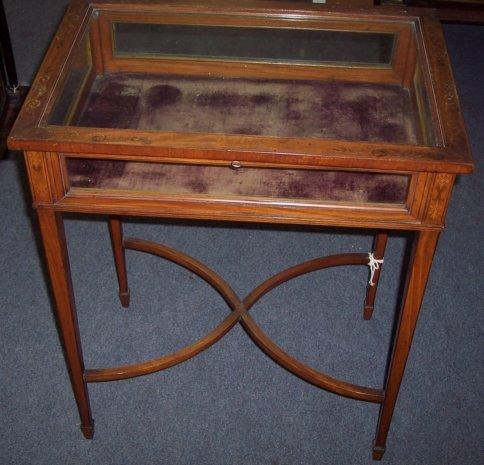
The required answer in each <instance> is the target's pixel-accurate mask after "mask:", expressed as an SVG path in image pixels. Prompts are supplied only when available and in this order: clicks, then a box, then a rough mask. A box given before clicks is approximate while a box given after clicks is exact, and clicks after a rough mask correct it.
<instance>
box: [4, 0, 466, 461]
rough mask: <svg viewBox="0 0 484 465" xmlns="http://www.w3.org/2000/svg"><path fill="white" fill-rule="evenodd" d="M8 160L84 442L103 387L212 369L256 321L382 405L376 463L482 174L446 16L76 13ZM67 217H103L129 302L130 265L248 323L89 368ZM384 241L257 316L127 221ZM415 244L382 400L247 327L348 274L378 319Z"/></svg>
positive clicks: (295, 11)
mask: <svg viewBox="0 0 484 465" xmlns="http://www.w3.org/2000/svg"><path fill="white" fill-rule="evenodd" d="M9 143H10V146H11V147H12V148H15V149H21V150H24V152H25V159H26V164H27V170H28V173H29V179H30V185H31V189H32V195H33V201H34V206H35V207H36V208H37V210H38V215H39V222H40V225H41V230H42V237H43V246H44V248H45V251H46V256H47V263H48V267H49V272H50V279H51V283H52V287H53V290H54V295H55V300H56V311H57V314H58V316H59V320H60V329H61V334H62V336H63V338H64V344H65V348H66V354H67V361H68V365H69V368H70V374H71V379H72V384H73V388H74V392H75V395H76V400H77V403H78V407H79V413H80V416H81V429H82V431H83V432H84V435H85V436H86V437H92V435H93V422H92V417H91V412H90V407H89V399H88V396H87V384H88V383H90V382H99V381H110V380H117V379H124V378H130V377H133V376H140V375H143V374H148V373H152V372H155V371H158V370H161V369H165V368H168V367H170V366H173V365H175V364H177V363H180V362H182V361H184V360H187V359H188V358H190V357H192V356H194V355H196V354H198V353H199V352H201V351H202V350H204V349H206V348H207V347H209V346H210V345H212V344H214V343H215V342H216V341H218V340H219V339H220V338H221V337H222V336H223V335H224V334H225V333H227V332H228V331H229V330H230V329H231V328H232V327H233V326H234V325H235V324H237V323H241V324H242V325H243V326H244V328H245V329H246V331H247V332H248V333H249V335H250V336H251V337H252V339H254V341H255V342H256V343H257V344H258V345H259V346H260V347H261V348H262V350H264V351H265V352H266V353H267V354H268V355H269V356H270V357H272V358H273V359H274V360H276V361H277V362H278V363H279V364H281V365H282V366H283V367H285V368H286V369H288V370H289V371H291V372H292V373H294V374H296V375H297V376H299V377H301V378H303V379H304V380H306V381H308V382H310V383H312V384H314V385H316V386H319V387H321V388H324V389H327V390H330V391H332V392H335V393H338V394H341V395H344V396H347V397H350V398H354V399H358V400H365V401H368V402H375V403H379V404H380V405H381V409H380V419H379V423H378V427H377V434H376V437H375V443H374V447H373V456H374V458H375V459H380V458H381V457H382V455H383V453H384V450H385V442H386V438H387V434H388V430H389V427H390V422H391V417H392V414H393V408H394V405H395V402H396V398H397V395H398V389H399V386H400V382H401V380H402V376H403V372H404V368H405V363H406V360H407V356H408V352H409V350H410V344H411V340H412V336H413V331H414V329H415V324H416V321H417V317H418V313H419V309H420V305H421V302H422V298H423V294H424V290H425V286H426V281H427V277H428V274H429V272H430V267H431V262H432V257H433V253H434V251H435V247H436V244H437V239H438V236H439V232H440V230H441V229H442V227H443V224H444V220H445V214H446V210H447V205H448V202H449V200H450V197H451V192H452V186H453V184H454V181H455V177H456V175H457V174H459V173H468V172H470V171H472V169H473V162H472V157H471V154H470V151H469V146H468V142H467V136H466V132H465V127H464V123H463V120H462V115H461V111H460V106H459V101H458V98H457V94H456V90H455V86H454V82H453V77H452V72H451V68H450V65H449V61H448V56H447V51H446V47H445V41H444V37H443V34H442V30H441V26H440V23H439V21H438V19H437V18H434V17H433V16H431V15H430V14H429V13H428V12H423V13H422V12H421V11H417V10H412V9H406V10H402V9H401V8H398V7H396V8H392V7H388V8H387V7H386V8H381V7H376V8H363V9H360V8H356V9H354V10H351V9H347V8H343V7H332V8H328V7H325V6H324V5H311V4H305V3H296V4H289V3H287V4H286V3H283V2H239V3H231V2H223V3H222V2H216V1H212V2H209V1H208V2H206V3H203V4H200V3H198V2H189V1H182V2H176V3H171V2H169V1H166V2H165V1H157V2H143V1H137V0H131V1H129V2H125V1H119V2H114V1H98V2H92V3H89V2H83V1H74V2H72V3H71V6H70V8H69V10H68V11H67V13H66V16H65V17H64V20H63V22H62V24H61V26H60V28H59V30H58V32H57V34H56V36H55V37H54V39H53V41H52V44H51V47H50V49H49V51H48V53H47V55H46V58H45V60H44V62H43V64H42V66H41V68H40V70H39V73H38V75H37V77H36V80H35V82H34V84H33V86H32V89H31V92H30V94H29V96H28V98H27V100H26V103H25V105H24V107H23V109H22V112H21V115H20V118H19V120H18V121H17V123H16V126H15V128H14V130H13V132H12V135H11V137H10V140H9ZM63 212H74V213H75V212H82V213H91V214H94V213H95V214H99V213H102V214H105V215H108V217H109V224H110V232H111V238H112V243H113V249H114V256H115V265H116V270H117V274H118V280H119V288H120V298H121V302H122V304H123V305H125V306H127V305H129V290H128V286H127V273H126V263H125V260H124V250H125V249H128V248H129V249H134V250H138V251H143V252H148V253H152V254H154V255H159V256H162V257H164V258H166V259H168V260H171V261H173V262H175V263H177V264H179V265H181V266H184V267H186V268H188V269H190V270H191V271H192V272H194V273H195V274H197V275H199V276H200V277H201V278H202V279H204V280H205V281H207V282H208V283H209V284H211V285H212V286H213V287H214V288H215V289H216V290H217V291H218V292H219V293H220V294H221V295H222V296H223V297H224V299H225V301H226V302H227V303H228V304H229V307H230V308H231V310H232V313H231V314H230V316H229V317H227V319H225V320H224V321H223V322H222V323H221V324H220V325H219V326H217V328H216V329H214V330H213V331H212V332H211V333H210V334H209V335H207V336H206V337H204V338H202V339H201V340H199V341H198V342H196V343H195V344H193V345H191V346H189V347H187V348H185V349H183V350H181V351H178V352H176V353H173V354H169V355H165V356H163V357H161V358H158V359H155V360H151V361H148V362H141V363H139V364H135V365H123V366H120V367H113V368H96V369H85V368H84V365H83V359H82V353H81V350H80V336H79V332H78V328H77V322H76V319H75V306H74V299H73V296H72V285H71V282H70V273H69V265H68V262H67V247H66V243H65V236H64V232H63V228H62V213H63ZM123 215H130V216H152V217H163V218H187V219H190V220H194V219H196V220H225V221H238V222H259V223H262V222H263V223H272V224H274V223H283V224H296V225H301V226H303V225H312V226H318V225H319V226H338V227H349V228H369V229H372V230H374V231H375V246H374V249H373V251H371V252H370V253H369V254H356V253H350V254H340V255H337V256H331V257H326V258H320V259H315V260H312V261H310V262H306V263H304V264H301V265H297V266H295V267H293V268H291V269H289V270H286V271H284V272H281V273H279V274H278V275H276V276H275V277H273V278H270V279H269V280H267V281H266V282H265V283H263V284H261V285H260V286H258V287H257V288H256V289H255V290H254V291H252V292H251V293H250V294H249V295H248V296H247V297H246V298H245V299H240V298H239V297H238V296H236V295H235V293H234V292H233V291H232V289H231V288H230V286H229V285H228V284H227V283H226V282H225V281H224V280H223V279H222V278H221V277H220V276H218V275H217V274H216V273H215V272H213V271H212V270H210V269H208V268H207V267H206V266H205V265H203V264H201V263H200V262H197V261H196V260H194V259H192V258H190V257H187V256H186V255H184V254H182V253H181V252H177V251H173V250H172V249H169V248H167V247H165V246H161V245H156V244H153V243H149V242H147V241H141V240H133V239H131V240H125V241H123V237H122V229H121V219H120V218H121V217H122V216H123ZM393 230H407V231H412V232H413V233H414V243H413V255H412V258H411V260H410V265H409V270H408V274H407V280H406V283H407V284H406V287H405V292H404V298H403V300H402V304H401V310H400V315H399V318H398V321H399V324H398V327H397V328H396V331H395V336H394V340H393V342H392V349H391V353H392V356H391V358H390V361H389V365H388V366H389V368H388V372H387V374H386V377H385V384H384V386H383V387H382V388H381V389H376V388H370V387H365V386H358V385H355V384H351V383H349V382H347V381H343V380H337V379H335V378H333V377H331V376H329V375H327V374H325V373H322V372H318V371H316V370H314V369H312V368H311V367H308V366H307V365H305V364H303V363H302V362H300V361H298V360H296V359H294V358H293V357H292V356H290V355H289V354H287V353H285V352H284V351H282V349H280V348H279V347H278V346H277V345H276V344H275V343H274V342H273V341H271V340H270V339H269V338H268V337H267V336H266V335H265V334H264V333H263V332H262V330H261V328H259V327H258V326H257V325H256V324H255V322H254V320H253V319H252V318H251V317H250V315H249V313H248V312H249V310H250V308H251V306H252V305H253V304H254V303H255V302H256V301H257V300H258V299H259V298H261V297H262V296H263V295H264V294H265V293H266V292H269V291H270V290H271V289H273V288H274V287H276V286H278V285H280V284H282V283H283V282H285V281H287V280H289V279H292V278H294V277H297V276H300V275H302V274H304V273H308V272H311V271H315V270H318V269H323V268H327V267H331V266H342V265H362V266H368V267H369V269H370V273H371V274H370V281H369V283H368V287H367V295H366V299H365V305H364V318H365V319H370V318H371V315H372V312H373V306H374V299H375V292H376V286H377V283H378V278H379V274H380V268H381V266H380V265H381V264H382V263H383V255H384V251H385V245H386V241H387V237H388V234H389V232H391V231H393Z"/></svg>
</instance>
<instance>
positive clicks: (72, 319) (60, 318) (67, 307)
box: [37, 209, 94, 439]
mask: <svg viewBox="0 0 484 465" xmlns="http://www.w3.org/2000/svg"><path fill="white" fill-rule="evenodd" d="M37 215H38V218H39V224H40V231H41V235H42V244H43V247H44V251H45V257H46V261H47V268H48V271H49V277H50V284H51V287H52V293H53V297H54V301H55V305H54V309H55V313H56V316H57V322H58V325H59V331H60V336H61V339H62V342H63V346H64V352H65V358H66V363H67V367H68V370H69V375H70V379H71V384H72V389H73V391H74V396H75V398H76V402H77V408H78V410H79V416H80V417H81V431H82V432H83V434H84V436H85V437H86V438H87V439H90V438H92V436H93V434H94V421H93V419H92V416H91V408H90V405H89V395H88V390H87V384H86V382H85V381H84V361H83V358H82V349H81V340H80V336H79V327H78V324H77V315H76V308H75V303H74V294H73V291H72V282H71V275H70V268H69V258H68V254H67V246H66V239H65V233H64V224H63V221H62V216H61V214H60V213H55V212H54V211H52V210H44V209H39V210H38V211H37Z"/></svg>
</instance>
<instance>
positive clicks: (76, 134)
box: [9, 1, 473, 460]
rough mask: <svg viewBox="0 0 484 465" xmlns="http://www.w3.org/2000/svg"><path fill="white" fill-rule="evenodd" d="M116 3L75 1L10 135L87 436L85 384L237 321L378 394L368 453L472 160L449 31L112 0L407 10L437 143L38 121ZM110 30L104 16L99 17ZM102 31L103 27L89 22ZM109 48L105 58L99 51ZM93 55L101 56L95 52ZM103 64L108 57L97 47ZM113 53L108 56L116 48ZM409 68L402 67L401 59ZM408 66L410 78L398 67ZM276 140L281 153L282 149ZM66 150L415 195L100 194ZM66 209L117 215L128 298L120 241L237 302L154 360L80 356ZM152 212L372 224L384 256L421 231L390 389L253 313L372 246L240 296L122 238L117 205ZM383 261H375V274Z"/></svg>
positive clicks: (115, 236) (336, 388) (276, 353)
mask: <svg viewBox="0 0 484 465" xmlns="http://www.w3.org/2000/svg"><path fill="white" fill-rule="evenodd" d="M112 5H113V2H108V1H99V2H96V3H92V4H89V3H85V2H83V1H74V2H73V3H71V5H70V7H69V9H68V11H67V13H66V15H65V17H64V19H63V21H62V23H61V26H60V28H59V30H58V32H57V34H56V36H55V38H54V40H53V43H52V45H51V47H50V49H49V51H48V53H47V56H46V58H45V60H44V62H43V64H42V66H41V68H40V71H39V73H38V75H37V78H36V80H35V82H34V84H33V86H32V89H31V91H30V94H29V96H28V98H27V100H26V103H25V105H24V108H23V110H22V113H21V116H20V118H19V120H18V121H17V123H16V126H15V128H14V130H13V132H12V135H11V136H10V139H9V144H10V148H12V149H20V150H23V151H24V152H25V161H26V165H27V171H28V175H29V181H30V186H31V190H32V197H33V203H34V206H35V208H36V210H37V215H38V220H39V224H40V230H41V236H42V243H43V247H44V251H45V256H46V261H47V267H48V270H49V276H50V283H51V286H52V289H53V295H54V299H55V311H56V314H57V317H58V321H59V327H60V332H61V336H62V340H63V343H64V347H65V353H66V358H67V365H68V369H69V374H70V379H71V382H72V387H73V390H74V395H75V399H76V402H77V406H78V409H79V414H80V418H81V430H82V432H83V434H84V436H85V437H86V438H92V436H93V433H94V422H93V419H92V415H91V410H90V404H89V396H88V387H87V385H88V383H90V382H100V381H110V380H118V379H124V378H130V377H133V376H140V375H143V374H147V373H152V372H155V371H158V370H161V369H165V368H168V367H170V366H173V365H175V364H177V363H180V362H182V361H184V360H187V359H188V358H190V357H192V356H194V355H196V354H198V353H199V352H201V351H202V350H204V349H206V348H208V347H209V346H210V345H212V344H213V343H215V342H216V341H217V340H219V339H220V338H221V337H223V336H224V335H225V334H226V333H227V332H228V331H229V330H230V329H231V328H232V327H233V326H234V325H236V324H237V323H241V324H242V326H243V327H244V328H245V330H246V331H247V333H248V334H249V335H250V337H251V338H252V339H253V340H254V341H255V342H256V343H257V344H258V346H259V347H260V348H261V349H262V350H263V351H264V352H265V353H266V354H268V355H269V356H270V357H272V358H273V359H274V360H275V361H277V362H278V363H279V364H281V365H282V366H283V367H285V368H286V369H288V370H289V371H291V372H292V373H294V374H296V375H297V376H299V377H301V378H302V379H304V380H306V381H308V382H310V383H312V384H314V385H316V386H319V387H321V388H324V389H327V390H329V391H332V392H335V393H338V394H340V395H344V396H348V397H351V398H355V399H359V400H365V401H369V402H375V403H379V404H380V414H379V420H378V426H377V432H376V436H375V440H374V445H373V458H374V459H376V460H379V459H381V458H382V456H383V454H384V451H385V443H386V439H387V435H388V431H389V428H390V422H391V419H392V414H393V411H394V407H395V403H396V400H397V396H398V391H399V387H400V384H401V382H402V378H403V374H404V369H405V364H406V361H407V357H408V354H409V350H410V346H411V342H412V337H413V334H414V330H415V326H416V323H417V318H418V315H419V311H420V307H421V304H422V299H423V296H424V291H425V287H426V283H427V279H428V276H429V272H430V269H431V264H432V259H433V255H434V252H435V248H436V245H437V241H438V237H439V234H440V232H441V230H442V228H443V225H444V219H445V214H446V210H447V206H448V203H449V200H450V197H451V192H452V188H453V185H454V181H455V177H456V175H457V174H459V173H468V172H470V171H472V167H473V164H472V158H471V155H470V152H469V147H468V142H467V137H466V132H465V128H464V124H463V121H462V116H461V113H460V107H459V103H458V98H457V94H456V90H455V87H454V84H453V78H452V74H451V69H450V65H449V60H448V56H447V52H446V47H445V42H444V38H443V35H442V31H441V29H440V25H439V22H438V20H437V19H435V18H433V17H431V16H423V17H418V15H420V14H421V12H419V13H418V14H417V13H415V12H414V11H413V10H411V9H410V10H407V11H405V12H404V13H402V12H401V11H400V10H398V9H392V8H388V9H385V11H384V12H382V11H381V10H380V9H375V10H373V9H370V10H355V11H353V12H351V11H349V12H348V11H346V10H338V9H333V10H330V11H326V10H325V9H324V7H321V6H314V5H300V4H298V5H297V6H294V5H290V4H288V5H284V4H281V3H280V2H278V4H277V8H276V7H275V6H274V5H273V4H270V3H262V2H259V3H258V4H254V5H250V4H246V5H244V6H239V7H234V6H233V5H232V6H224V5H221V4H216V3H209V4H207V5H208V6H207V5H205V6H194V5H193V4H190V3H181V4H178V5H176V6H174V5H171V6H166V5H169V4H166V3H163V2H158V3H157V4H155V5H144V4H143V3H142V2H136V1H131V2H129V3H127V2H124V3H121V4H118V3H116V4H115V6H116V7H117V8H118V10H119V11H121V12H122V11H125V10H128V9H129V8H132V7H133V5H135V6H136V5H138V6H139V5H142V6H143V8H144V10H145V11H147V12H149V11H150V10H155V11H158V9H161V10H163V8H168V10H169V11H170V12H171V13H173V12H175V13H177V14H179V13H183V12H185V11H192V10H193V9H196V10H197V11H199V12H207V11H208V12H210V11H214V9H215V10H217V11H219V10H220V9H224V8H225V10H224V11H227V12H233V11H235V10H237V11H238V12H239V13H241V14H242V15H250V14H251V13H253V12H254V11H257V12H258V13H262V14H263V15H265V16H267V17H272V18H277V17H279V16H280V15H288V14H290V15H292V16H293V17H298V16H301V17H304V16H308V17H311V18H313V19H317V18H318V17H319V16H320V15H321V14H326V15H329V16H331V17H334V18H338V19H341V16H342V15H343V16H344V15H351V14H358V15H363V16H364V17H366V18H382V17H384V18H386V19H388V20H395V19H398V18H400V19H401V18H402V16H401V15H402V14H403V15H404V16H403V17H405V18H407V19H409V20H412V21H416V23H415V24H417V25H418V28H419V34H420V36H421V38H422V39H425V47H426V49H425V50H423V51H422V53H423V54H424V56H425V59H426V60H428V63H429V66H430V68H431V69H432V75H430V76H427V79H428V82H429V85H430V87H431V88H432V92H433V95H434V96H435V105H436V109H437V110H436V112H438V116H437V119H438V127H439V131H440V136H439V137H440V139H441V143H439V144H438V145H437V146H433V147H423V146H419V145H415V146H404V145H402V146H395V145H394V144H387V143H376V144H373V143H372V144H370V143H366V142H358V143H355V142H344V141H317V142H314V141H307V140H297V141H295V140H290V139H286V140H278V139H273V138H272V139H271V138H267V139H264V138H262V137H261V138H258V140H257V141H256V142H254V139H250V138H244V137H243V136H224V137H220V136H217V135H184V136H183V137H175V136H174V135H173V134H170V135H165V134H158V133H153V132H142V131H133V130H122V131H120V130H112V129H92V128H81V127H60V126H49V125H45V124H41V122H42V120H43V118H44V116H45V113H46V111H48V109H49V106H51V104H52V95H53V92H56V91H55V84H56V76H58V74H59V73H60V71H61V70H62V69H63V66H64V64H65V62H66V57H68V56H69V52H70V50H71V49H72V46H73V44H74V43H75V40H76V37H77V34H78V33H79V31H80V30H81V29H82V27H84V26H85V24H86V21H87V18H89V17H91V15H92V12H93V10H100V11H103V10H108V9H109V8H111V7H112ZM101 31H102V28H101ZM93 33H94V34H98V33H99V30H95V31H94V32H93ZM103 53H104V57H106V55H105V52H102V53H101V55H102V54H103ZM94 59H95V60H96V57H94ZM99 60H100V61H99V63H98V64H97V66H105V65H106V63H104V64H103V63H102V60H101V59H99ZM108 62H109V60H108ZM403 74H404V75H405V70H403ZM403 79H405V77H403ZM274 153H277V154H278V157H277V158H276V157H275V156H274ZM65 154H76V155H79V156H82V157H86V158H96V157H100V156H102V157H103V158H105V159H116V160H138V161H158V162H159V161H160V160H163V161H166V160H169V161H172V162H173V161H180V160H181V161H184V160H191V161H194V160H195V161H196V162H199V163H202V162H203V163H206V164H210V163H215V161H217V162H221V161H223V162H227V163H228V162H230V160H233V159H234V158H235V159H237V160H240V161H241V162H242V163H248V164H249V165H250V164H253V165H255V166H262V165H267V166H274V165H275V166H293V167H294V166H299V167H300V166H301V165H304V166H305V167H311V168H312V169H321V168H324V169H328V168H333V169H335V168H339V169H345V168H346V169H351V170H357V171H358V170H360V171H364V170H366V171H367V170H374V171H384V172H398V173H400V172H404V173H409V174H410V175H411V176H412V182H411V191H412V192H411V195H409V199H408V200H407V203H406V205H405V206H404V207H402V208H401V209H392V208H366V207H365V206H363V207H358V208H350V209H343V210H341V209H339V208H336V207H334V206H332V205H328V206H327V207H326V208H323V209H321V208H316V209H315V208H312V207H306V206H301V207H300V208H287V207H285V206H284V205H280V204H270V203H267V202H235V203H233V202H232V203H231V202H207V201H203V200H199V199H189V198H182V199H180V198H179V199H173V198H154V197H143V196H138V197H136V196H134V197H132V196H131V197H126V196H123V195H115V194H113V193H111V194H112V195H109V196H107V197H106V196H105V197H96V196H92V195H89V194H87V193H83V192H80V191H77V192H74V191H71V190H69V188H68V186H66V182H65ZM64 212H74V213H76V212H82V213H91V214H92V213H96V214H99V213H102V214H105V215H108V217H109V229H110V235H111V240H112V245H113V252H114V257H115V264H116V271H117V276H118V280H119V293H120V299H121V303H122V305H123V306H125V307H126V306H128V305H129V289H128V279H127V271H126V264H125V259H124V250H125V249H133V250H138V251H142V252H147V253H151V254H154V255H158V256H160V257H163V258H165V259H167V260H170V261H172V262H174V263H176V264H178V265H180V266H182V267H185V268H187V269H189V270H191V271H192V272H194V273H195V274H197V275H198V276H200V277H201V278H202V279H204V280H205V281H206V282H208V283H209V284H210V285H211V286H213V287H214V288H215V289H216V290H217V291H218V292H219V293H220V294H221V295H222V297H223V298H224V299H225V301H226V302H227V304H228V305H229V306H230V308H231V310H232V313H231V314H230V315H229V316H228V317H227V318H226V319H225V320H224V321H223V322H222V323H221V324H220V325H219V326H217V328H215V329H214V330H213V331H212V332H210V333H209V334H208V335H207V336H205V337H204V338H202V339H201V340H199V341H198V342H196V343H195V344H193V345H191V346H189V347H187V348H185V349H182V350H180V351H178V352H175V353H173V354H170V355H167V356H164V357H161V358H159V359H155V360H152V361H149V362H145V363H140V364H136V365H128V366H122V367H114V368H107V369H86V368H85V366H84V362H83V356H82V349H81V339H80V334H79V328H78V324H77V319H76V309H75V302H74V295H73V290H72V282H71V276H70V268H69V259H68V252H67V245H66V238H65V233H64V227H63V219H62V214H63V213H64ZM128 215H129V216H149V217H159V218H192V219H198V220H225V221H241V222H264V223H271V224H275V223H284V224H298V225H301V226H304V225H316V226H318V225H319V226H339V227H350V228H371V229H373V230H375V244H374V248H373V251H372V253H373V256H374V257H375V258H376V259H383V257H384V252H385V246H386V242H387V237H388V233H389V232H391V231H394V230H407V231H413V232H414V241H413V246H412V255H411V259H410V263H409V268H408V272H407V276H406V284H405V291H404V296H403V300H402V303H401V310H400V314H399V317H398V326H397V330H396V333H395V336H394V339H393V342H392V350H391V358H390V361H389V365H388V371H387V375H386V380H385V383H384V386H383V388H381V389H374V388H368V387H362V386H356V385H353V384H350V383H348V382H345V381H340V380H336V379H334V378H331V377H330V376H328V375H326V374H324V373H320V372H317V371H316V370H314V369H312V368H311V367H308V366H307V365H304V364H302V363H301V362H299V361H297V360H296V359H294V358H293V357H291V356H290V355H288V354H286V353H285V352H283V351H282V349H280V348H279V347H278V346H276V345H275V344H274V343H273V342H272V341H270V339H269V338H268V337H267V336H266V335H265V334H264V333H263V332H262V330H261V329H260V328H259V327H258V326H257V325H256V323H255V322H254V320H253V319H252V318H251V317H250V315H249V313H248V312H249V309H250V308H251V306H252V305H253V304H254V303H255V302H256V301H257V300H258V299H259V298H260V297H262V295H264V294H265V293H266V292H268V291H270V290H271V289H273V288H274V287H276V286H278V285H280V284H282V283H283V282H285V281H287V280H289V279H292V278H294V277H297V276H300V275H302V274H304V273H309V272H311V271H314V270H319V269H323V268H327V267H330V266H340V265H362V266H368V265H369V258H368V254H356V253H351V254H341V255H334V256H331V257H325V258H318V259H314V260H310V261H309V262H306V263H302V264H300V265H296V266H294V267H292V268H290V269H288V270H285V271H283V272H281V273H279V274H277V275H276V276H274V277H272V278H270V279H268V280H267V281H265V282H264V283H262V284H261V285H260V286H258V287H257V288H256V289H254V290H253V291H252V292H251V293H250V294H249V295H248V296H247V297H245V298H244V299H241V298H239V297H238V296H237V295H236V294H235V293H234V292H233V290H232V289H231V288H230V286H229V285H228V284H227V283H226V282H225V281H224V280H223V279H222V278H221V277H220V276H218V275H217V274H216V273H215V272H213V271H212V270H210V269H209V268H207V267H206V266H205V265H203V264H202V263H200V262H198V261H196V260H194V259H193V258H190V257H188V256H186V255H184V254H183V253H181V252H178V251H174V250H172V249H169V248H168V247H165V246H161V245H158V244H153V243H150V242H147V241H142V240H140V239H123V234H122V223H121V217H122V216H128ZM379 277H380V269H378V270H376V272H375V275H374V282H375V283H376V284H377V283H378V280H379ZM376 289H377V286H376V285H375V286H370V285H369V286H368V290H367V295H366V299H365V304H364V312H363V314H364V318H365V319H370V318H371V316H372V312H373V307H374V301H375V294H376Z"/></svg>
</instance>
